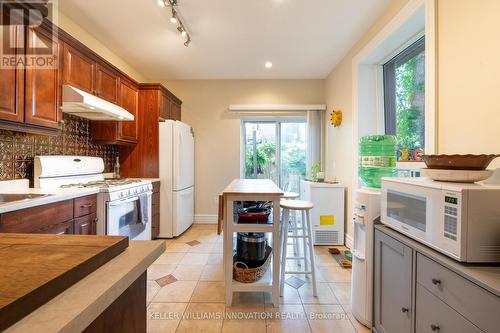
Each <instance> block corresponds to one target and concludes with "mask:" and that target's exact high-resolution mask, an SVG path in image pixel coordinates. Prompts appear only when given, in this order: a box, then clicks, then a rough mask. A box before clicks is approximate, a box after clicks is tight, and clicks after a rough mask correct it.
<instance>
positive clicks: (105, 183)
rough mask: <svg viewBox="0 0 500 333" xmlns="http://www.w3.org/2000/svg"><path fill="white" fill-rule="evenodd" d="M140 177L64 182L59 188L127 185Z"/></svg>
mask: <svg viewBox="0 0 500 333" xmlns="http://www.w3.org/2000/svg"><path fill="white" fill-rule="evenodd" d="M140 182H141V180H140V179H129V178H120V179H105V180H97V181H92V182H87V183H75V184H65V185H61V188H72V187H77V188H85V187H100V188H109V187H114V186H120V185H128V184H134V183H140Z"/></svg>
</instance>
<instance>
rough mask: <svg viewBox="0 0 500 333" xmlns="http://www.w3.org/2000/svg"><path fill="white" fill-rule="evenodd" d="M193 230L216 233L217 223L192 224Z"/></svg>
mask: <svg viewBox="0 0 500 333" xmlns="http://www.w3.org/2000/svg"><path fill="white" fill-rule="evenodd" d="M193 229H195V230H208V231H212V232H213V233H214V235H216V234H217V224H201V223H200V224H193Z"/></svg>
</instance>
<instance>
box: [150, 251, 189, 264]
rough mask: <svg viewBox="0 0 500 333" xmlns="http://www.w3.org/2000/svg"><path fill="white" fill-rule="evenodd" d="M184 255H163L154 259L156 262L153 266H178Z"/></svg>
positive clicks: (177, 253) (178, 253)
mask: <svg viewBox="0 0 500 333" xmlns="http://www.w3.org/2000/svg"><path fill="white" fill-rule="evenodd" d="M184 255H185V253H180V252H176V253H163V254H162V255H161V256H159V257H158V259H156V261H155V262H154V263H153V264H178V263H179V262H180V261H181V260H182V258H183V257H184Z"/></svg>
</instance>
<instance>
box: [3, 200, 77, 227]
mask: <svg viewBox="0 0 500 333" xmlns="http://www.w3.org/2000/svg"><path fill="white" fill-rule="evenodd" d="M72 219H73V200H67V201H61V202H56V203H53V204H48V205H43V206H37V207H33V208H27V209H21V210H16V211H13V212H9V213H5V214H2V216H1V222H0V232H19V233H30V232H34V231H35V230H40V229H44V228H47V227H48V226H50V225H54V224H58V223H63V222H66V221H69V220H72Z"/></svg>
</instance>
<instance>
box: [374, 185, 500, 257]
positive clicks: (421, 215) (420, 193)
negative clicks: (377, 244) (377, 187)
mask: <svg viewBox="0 0 500 333" xmlns="http://www.w3.org/2000/svg"><path fill="white" fill-rule="evenodd" d="M380 213H381V222H382V223H383V224H385V225H387V226H389V227H391V228H393V229H395V230H397V231H399V232H401V233H403V234H405V235H407V236H409V237H411V238H413V239H415V240H417V241H419V242H421V243H423V244H425V245H427V246H429V247H432V248H434V249H435V250H437V251H439V252H441V253H443V254H445V255H447V256H449V257H451V258H453V259H455V260H458V261H462V262H469V263H499V262H500V186H498V185H481V184H461V183H446V182H436V181H432V180H430V179H427V178H383V179H382V195H381V212H380Z"/></svg>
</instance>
